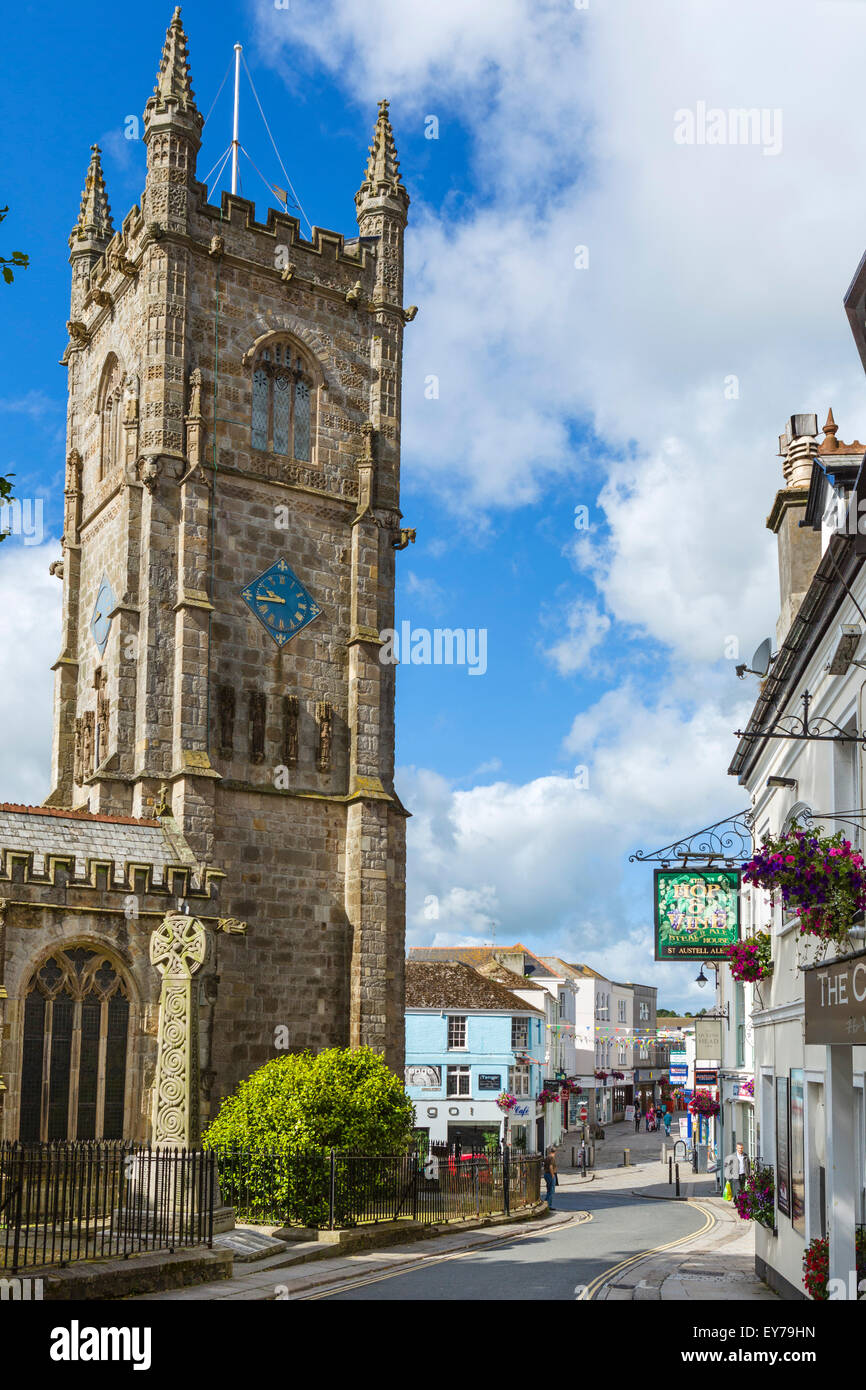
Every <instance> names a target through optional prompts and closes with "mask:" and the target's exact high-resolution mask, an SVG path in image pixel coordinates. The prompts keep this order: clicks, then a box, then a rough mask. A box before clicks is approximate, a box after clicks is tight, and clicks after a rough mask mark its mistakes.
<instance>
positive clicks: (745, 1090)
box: [740, 1076, 755, 1100]
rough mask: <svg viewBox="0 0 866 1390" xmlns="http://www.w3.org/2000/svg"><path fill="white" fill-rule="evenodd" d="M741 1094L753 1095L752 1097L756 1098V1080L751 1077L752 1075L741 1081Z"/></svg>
mask: <svg viewBox="0 0 866 1390" xmlns="http://www.w3.org/2000/svg"><path fill="white" fill-rule="evenodd" d="M740 1095H741V1096H751V1097H752V1099H753V1100H754V1098H755V1083H754V1081H753V1080H752V1078H751V1077H750V1076H749V1077H747V1078H746V1080H745V1081H741V1082H740Z"/></svg>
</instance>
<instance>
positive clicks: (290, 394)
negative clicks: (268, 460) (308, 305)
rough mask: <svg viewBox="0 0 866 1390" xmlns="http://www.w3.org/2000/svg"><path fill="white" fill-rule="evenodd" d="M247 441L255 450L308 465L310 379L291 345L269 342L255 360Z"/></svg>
mask: <svg viewBox="0 0 866 1390" xmlns="http://www.w3.org/2000/svg"><path fill="white" fill-rule="evenodd" d="M250 439H251V443H252V446H253V448H254V449H263V450H267V451H269V452H270V453H274V454H285V455H287V456H288V457H289V458H292V459H298V460H299V461H300V462H301V463H309V462H310V459H311V457H312V389H311V382H310V375H309V372H308V370H307V368H306V366H305V364H304V361H303V359H302V358H301V357H299V356H298V354H297V352H296V351H295V350H293V348H292V344H291V343H281V342H270V343H268V345H267V347H265V348H262V350H261V352H260V353H259V355H258V357H257V358H256V361H255V365H254V367H253V411H252V427H251V431H250Z"/></svg>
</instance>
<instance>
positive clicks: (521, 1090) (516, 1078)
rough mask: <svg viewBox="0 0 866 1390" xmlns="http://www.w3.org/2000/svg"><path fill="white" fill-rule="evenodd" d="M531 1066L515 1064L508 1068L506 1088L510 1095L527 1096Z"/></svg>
mask: <svg viewBox="0 0 866 1390" xmlns="http://www.w3.org/2000/svg"><path fill="white" fill-rule="evenodd" d="M530 1072H531V1068H530V1067H528V1066H522V1065H521V1066H517V1067H509V1068H508V1089H509V1091H510V1092H511V1094H512V1095H515V1096H528V1095H529V1094H530V1091H529V1087H530V1080H531V1076H530Z"/></svg>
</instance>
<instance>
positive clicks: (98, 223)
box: [69, 145, 114, 251]
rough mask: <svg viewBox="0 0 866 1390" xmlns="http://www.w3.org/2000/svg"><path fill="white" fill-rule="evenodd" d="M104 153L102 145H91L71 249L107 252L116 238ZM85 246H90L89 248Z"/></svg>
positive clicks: (70, 238) (70, 242) (73, 229)
mask: <svg viewBox="0 0 866 1390" xmlns="http://www.w3.org/2000/svg"><path fill="white" fill-rule="evenodd" d="M101 153H102V152H101V150H100V148H99V146H98V145H91V146H90V164H89V166H88V169H87V178H86V179H85V181H84V189H83V191H82V194H81V208H80V210H79V213H78V220H77V221H76V223H75V226H74V227H73V228H72V232H71V235H70V237H69V246H70V249H71V250H73V251H74V250H76V248H77V249H80V250H84V249H88V250H89V249H98V250H100V251H102V250H104V249H105V247H106V246H107V245H108V243H109V242H110V240H111V238H112V237H113V236H114V224H113V222H112V220H111V209H110V207H109V206H108V194H107V193H106V191H105V179H104V177H103V174H102V161H101V159H100V155H101ZM82 243H86V246H85V245H83V244H82Z"/></svg>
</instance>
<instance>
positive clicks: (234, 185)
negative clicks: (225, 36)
mask: <svg viewBox="0 0 866 1390" xmlns="http://www.w3.org/2000/svg"><path fill="white" fill-rule="evenodd" d="M242 51H243V50H242V47H241V45H240V44H239V43H236V44H235V115H234V125H233V127H232V193H237V191H238V150H239V148H240V144H239V141H238V117H239V112H240V104H241V52H242Z"/></svg>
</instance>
